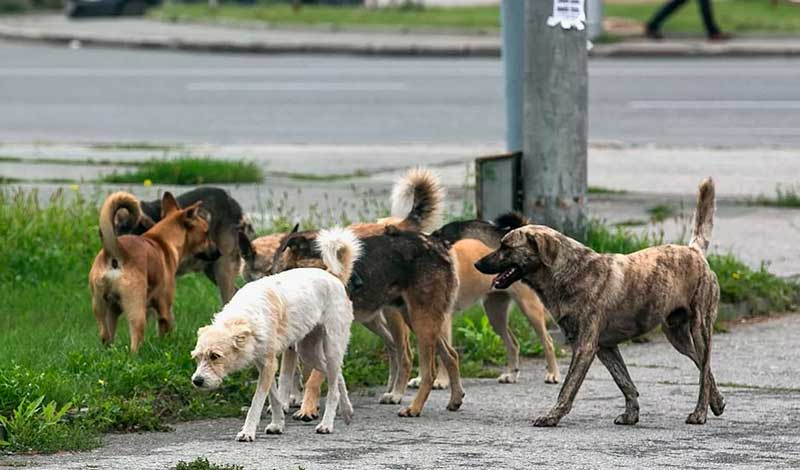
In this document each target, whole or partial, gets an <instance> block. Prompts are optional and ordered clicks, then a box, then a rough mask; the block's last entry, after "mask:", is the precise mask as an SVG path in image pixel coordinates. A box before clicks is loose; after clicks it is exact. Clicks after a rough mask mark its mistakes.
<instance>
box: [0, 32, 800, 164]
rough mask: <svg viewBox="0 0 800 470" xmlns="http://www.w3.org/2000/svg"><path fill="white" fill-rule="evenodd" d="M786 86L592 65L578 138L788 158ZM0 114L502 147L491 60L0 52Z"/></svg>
mask: <svg viewBox="0 0 800 470" xmlns="http://www.w3.org/2000/svg"><path fill="white" fill-rule="evenodd" d="M0 21H1V19H0ZM798 76H800V59H791V58H781V59H735V58H718V59H714V60H711V59H704V60H697V59H687V58H683V59H652V58H649V59H648V58H630V59H602V60H601V59H593V60H591V61H590V64H589V80H590V86H589V137H590V140H591V141H593V142H620V143H625V144H651V143H654V144H669V145H683V146H687V145H688V146H691V145H694V146H710V145H724V146H728V147H730V146H742V145H743V146H773V145H784V146H793V147H797V148H800V128H798V126H796V125H795V124H794V123H797V122H800V87H798V86H797V77H798ZM0 102H2V103H3V112H2V113H0V142H32V141H55V142H97V141H104V142H121V141H124V142H130V141H145V142H167V143H192V144H198V143H211V144H265V143H269V144H277V143H292V144H308V143H313V144H344V145H363V144H370V145H395V144H407V143H417V144H419V143H422V144H430V143H436V144H447V145H451V144H454V143H456V144H469V145H475V146H476V150H475V152H471V153H472V154H473V155H474V154H476V153H478V152H480V151H482V149H483V148H485V147H487V146H494V148H501V147H502V142H503V140H504V136H505V131H504V129H505V112H504V104H503V77H502V65H501V63H500V61H499V60H498V59H464V58H439V59H433V58H425V59H419V58H417V59H415V58H392V59H388V58H378V57H373V58H366V57H347V56H337V57H331V56H314V55H302V56H299V55H242V54H210V53H197V54H187V53H181V52H170V51H142V50H119V49H105V48H84V49H79V50H70V49H67V48H65V47H53V46H30V45H16V44H8V43H6V44H0ZM375 157H376V158H382V156H381V155H376V156H375Z"/></svg>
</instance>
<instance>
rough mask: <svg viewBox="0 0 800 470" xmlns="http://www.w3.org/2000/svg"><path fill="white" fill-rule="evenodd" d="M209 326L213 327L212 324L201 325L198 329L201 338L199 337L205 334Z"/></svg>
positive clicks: (198, 335)
mask: <svg viewBox="0 0 800 470" xmlns="http://www.w3.org/2000/svg"><path fill="white" fill-rule="evenodd" d="M209 328H211V325H206V326H201V327H200V328H198V329H197V337H198V338H199V337H201V336H203V333H204V332H205V331H206V330H208V329H209Z"/></svg>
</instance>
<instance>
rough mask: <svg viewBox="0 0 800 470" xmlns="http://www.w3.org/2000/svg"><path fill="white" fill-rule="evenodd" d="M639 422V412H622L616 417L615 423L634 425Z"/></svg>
mask: <svg viewBox="0 0 800 470" xmlns="http://www.w3.org/2000/svg"><path fill="white" fill-rule="evenodd" d="M638 422H639V413H630V414H629V413H622V414H621V415H619V416H617V417H616V418H614V424H620V425H626V426H628V425H632V424H636V423H638Z"/></svg>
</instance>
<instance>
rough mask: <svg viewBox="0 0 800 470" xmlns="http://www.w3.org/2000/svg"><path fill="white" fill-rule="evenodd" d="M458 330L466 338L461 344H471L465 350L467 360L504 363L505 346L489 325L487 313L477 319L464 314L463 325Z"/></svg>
mask: <svg viewBox="0 0 800 470" xmlns="http://www.w3.org/2000/svg"><path fill="white" fill-rule="evenodd" d="M456 331H458V332H459V333H460V335H461V337H462V338H463V339H464V341H463V342H460V343H459V344H464V345H469V347H468V348H467V349H466V350H465V351H464V359H465V360H475V361H482V362H488V363H490V364H495V365H499V364H503V362H504V360H505V346H503V342H502V341H501V340H500V337H499V336H497V334H495V332H494V330H493V329H492V327H491V326H490V325H489V319H488V317H487V316H486V315H481V316H480V318H479V319H478V320H477V321H475V320H473V319H472V318H470V317H468V316H464V317H463V322H462V326H459V327H457V329H456Z"/></svg>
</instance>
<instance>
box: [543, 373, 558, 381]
mask: <svg viewBox="0 0 800 470" xmlns="http://www.w3.org/2000/svg"><path fill="white" fill-rule="evenodd" d="M559 382H561V375H559V374H558V373H557V372H556V373H551V372H548V373H547V374H545V376H544V383H546V384H557V383H559Z"/></svg>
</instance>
